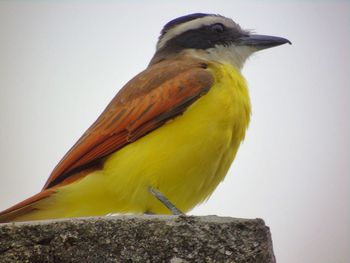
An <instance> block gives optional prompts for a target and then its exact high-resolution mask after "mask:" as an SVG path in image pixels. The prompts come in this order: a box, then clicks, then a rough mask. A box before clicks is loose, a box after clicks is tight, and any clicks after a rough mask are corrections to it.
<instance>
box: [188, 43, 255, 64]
mask: <svg viewBox="0 0 350 263" xmlns="http://www.w3.org/2000/svg"><path fill="white" fill-rule="evenodd" d="M255 51H256V49H255V48H253V47H248V46H234V45H230V46H223V45H217V46H215V47H214V48H209V49H206V50H195V49H191V50H188V52H189V54H190V55H192V56H195V57H198V58H200V59H204V60H215V61H218V62H221V63H226V64H227V63H228V64H231V65H232V66H233V67H235V68H236V69H238V70H241V69H242V67H243V65H244V62H245V61H246V60H247V58H248V57H249V56H250V55H251V54H252V53H254V52H255Z"/></svg>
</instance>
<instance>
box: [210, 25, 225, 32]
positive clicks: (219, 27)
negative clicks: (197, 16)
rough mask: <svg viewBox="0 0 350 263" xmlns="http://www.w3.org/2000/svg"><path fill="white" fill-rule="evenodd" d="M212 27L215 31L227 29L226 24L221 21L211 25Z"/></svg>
mask: <svg viewBox="0 0 350 263" xmlns="http://www.w3.org/2000/svg"><path fill="white" fill-rule="evenodd" d="M210 29H211V30H212V31H214V32H217V33H221V32H224V31H225V26H224V25H223V24H221V23H217V24H214V25H211V26H210Z"/></svg>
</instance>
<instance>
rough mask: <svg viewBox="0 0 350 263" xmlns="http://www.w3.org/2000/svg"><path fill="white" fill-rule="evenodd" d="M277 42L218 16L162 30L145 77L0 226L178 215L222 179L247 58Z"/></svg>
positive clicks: (244, 123) (244, 113)
mask: <svg viewBox="0 0 350 263" xmlns="http://www.w3.org/2000/svg"><path fill="white" fill-rule="evenodd" d="M286 43H289V44H291V42H290V41H289V40H288V39H286V38H282V37H275V36H268V35H257V34H254V33H252V32H251V31H249V30H244V29H242V28H241V26H240V25H239V24H237V23H236V22H234V21H233V20H232V19H230V18H228V17H225V16H222V15H218V14H209V13H193V14H188V15H184V16H181V17H178V18H175V19H173V20H171V21H170V22H168V23H166V24H165V26H164V27H163V29H162V30H161V32H160V36H159V38H158V41H157V44H156V51H155V54H154V55H153V57H152V58H151V60H150V62H149V64H148V66H147V67H146V68H145V70H143V71H142V72H141V73H139V74H137V75H136V76H135V77H134V78H132V79H131V80H130V81H129V82H127V83H126V84H125V85H124V86H123V88H122V89H121V90H120V91H119V92H118V93H117V94H116V96H115V97H114V98H113V99H112V100H111V102H110V103H109V104H108V105H107V107H106V108H105V110H104V111H103V112H102V113H101V115H100V116H99V117H98V118H97V120H96V121H95V122H94V123H93V124H92V125H91V126H90V127H89V128H88V129H87V130H86V132H85V133H84V134H83V135H82V136H81V137H80V139H79V140H78V141H77V142H76V143H75V144H74V145H73V147H72V148H71V149H70V150H69V151H68V152H67V153H66V155H65V156H64V157H63V158H62V160H61V161H60V162H59V163H58V164H57V166H56V167H55V168H54V169H53V171H52V173H51V174H50V176H49V178H48V180H47V181H46V183H45V185H44V187H43V188H42V190H41V191H40V192H39V193H37V194H35V195H33V196H31V197H29V198H28V199H26V200H24V201H22V202H19V203H18V204H16V205H14V206H12V207H10V208H8V209H6V210H4V211H2V212H0V222H2V223H4V222H16V221H31V220H44V219H58V218H74V217H85V216H102V215H108V214H115V213H117V214H124V213H128V214H129V213H132V214H165V215H172V214H173V215H181V214H185V213H187V212H188V211H190V210H191V209H192V208H194V207H195V206H196V205H198V204H200V203H202V202H204V201H206V200H207V199H208V198H209V197H210V195H211V194H212V193H213V191H214V190H215V188H216V187H217V186H218V185H219V183H220V182H221V181H222V180H223V179H224V177H225V176H226V174H227V172H228V170H229V168H230V166H231V164H232V162H233V160H234V158H235V156H236V153H237V150H238V148H239V146H240V144H241V142H242V141H243V139H244V137H245V133H246V130H247V128H248V124H249V121H250V115H251V104H250V99H249V93H248V88H247V83H246V80H245V78H244V77H243V76H242V73H241V70H242V67H243V65H244V64H245V62H246V60H247V58H248V57H250V55H252V54H253V53H254V52H256V51H260V50H263V49H267V48H271V47H276V46H279V45H282V44H286Z"/></svg>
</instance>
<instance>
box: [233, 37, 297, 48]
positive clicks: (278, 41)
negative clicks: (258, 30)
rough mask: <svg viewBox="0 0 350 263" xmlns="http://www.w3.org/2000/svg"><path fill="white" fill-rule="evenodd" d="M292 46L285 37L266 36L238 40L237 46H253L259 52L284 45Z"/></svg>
mask: <svg viewBox="0 0 350 263" xmlns="http://www.w3.org/2000/svg"><path fill="white" fill-rule="evenodd" d="M286 43H288V44H292V43H291V42H290V41H289V40H288V39H286V38H283V37H274V36H265V35H248V36H242V37H240V38H239V39H238V41H237V44H238V45H240V46H251V47H255V48H256V49H257V50H262V49H265V48H270V47H276V46H279V45H283V44H286Z"/></svg>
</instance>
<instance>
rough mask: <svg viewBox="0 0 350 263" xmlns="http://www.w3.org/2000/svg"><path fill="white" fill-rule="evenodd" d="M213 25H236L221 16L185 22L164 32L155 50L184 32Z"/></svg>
mask: <svg viewBox="0 0 350 263" xmlns="http://www.w3.org/2000/svg"><path fill="white" fill-rule="evenodd" d="M215 23H221V24H223V25H224V26H226V27H237V26H238V25H237V24H236V23H235V22H233V21H232V20H231V19H228V18H226V17H222V16H205V17H200V18H197V19H194V20H191V21H188V22H185V23H183V24H180V25H177V26H175V27H173V28H171V29H170V30H169V31H168V32H166V33H165V34H164V35H163V36H162V38H161V39H159V41H158V43H157V50H159V49H161V48H162V47H163V46H164V45H165V43H166V42H168V41H169V40H170V39H172V38H174V37H175V36H178V35H180V34H182V33H183V32H186V31H188V30H191V29H197V28H200V27H202V26H208V25H212V24H215Z"/></svg>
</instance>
